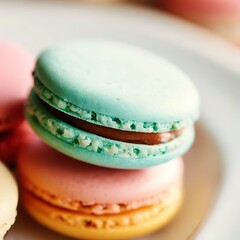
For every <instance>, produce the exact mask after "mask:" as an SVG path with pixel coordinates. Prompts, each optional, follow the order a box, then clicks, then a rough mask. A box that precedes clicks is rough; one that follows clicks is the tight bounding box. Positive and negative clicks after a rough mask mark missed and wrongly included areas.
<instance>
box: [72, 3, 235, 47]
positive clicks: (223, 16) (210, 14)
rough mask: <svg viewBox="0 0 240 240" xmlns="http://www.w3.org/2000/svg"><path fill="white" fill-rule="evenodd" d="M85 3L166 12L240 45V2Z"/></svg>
mask: <svg viewBox="0 0 240 240" xmlns="http://www.w3.org/2000/svg"><path fill="white" fill-rule="evenodd" d="M75 1H77V0H75ZM85 2H92V3H98V4H101V3H104V4H107V3H113V2H118V3H119V2H125V3H131V4H138V5H142V6H145V7H151V8H155V9H156V10H162V11H166V12H168V13H171V14H173V15H175V16H177V17H180V18H182V19H185V20H187V21H190V22H192V23H194V24H198V25H200V26H202V27H204V28H206V29H208V30H210V31H213V32H215V33H217V34H219V35H221V36H222V37H224V38H225V39H227V40H229V41H231V42H233V43H234V44H237V45H240V0H85Z"/></svg>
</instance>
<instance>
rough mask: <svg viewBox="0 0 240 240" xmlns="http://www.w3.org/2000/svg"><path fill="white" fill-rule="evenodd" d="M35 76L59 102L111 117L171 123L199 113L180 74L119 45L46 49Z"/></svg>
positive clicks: (148, 55)
mask: <svg viewBox="0 0 240 240" xmlns="http://www.w3.org/2000/svg"><path fill="white" fill-rule="evenodd" d="M35 76H36V78H37V79H39V80H40V81H41V83H42V84H43V85H44V86H45V87H46V88H47V89H48V90H49V91H50V92H52V93H54V94H55V95H57V96H58V97H60V98H61V99H62V100H63V101H65V102H70V103H71V104H73V105H75V106H77V107H80V108H83V109H87V110H89V111H92V112H94V113H100V114H104V115H106V116H110V117H113V118H120V119H125V120H135V121H150V122H153V121H157V122H169V121H178V120H183V119H188V118H194V119H196V116H197V115H198V107H199V98H198V94H197V91H196V89H195V86H194V85H193V84H192V82H191V81H190V79H189V78H188V77H187V76H186V75H185V74H184V73H183V72H182V71H181V70H179V69H178V68H177V67H175V66H174V65H173V64H171V63H169V62H167V61H165V60H163V59H161V58H160V57H159V56H158V55H155V54H153V53H150V52H148V51H145V50H142V49H140V48H138V47H134V46H129V45H127V44H123V43H116V42H114V43H113V42H105V41H80V42H73V43H69V44H63V45H59V46H57V47H54V48H51V49H48V50H46V51H45V52H43V53H42V54H41V55H40V57H39V59H38V61H37V64H36V69H35ZM59 108H61V106H60V107H59Z"/></svg>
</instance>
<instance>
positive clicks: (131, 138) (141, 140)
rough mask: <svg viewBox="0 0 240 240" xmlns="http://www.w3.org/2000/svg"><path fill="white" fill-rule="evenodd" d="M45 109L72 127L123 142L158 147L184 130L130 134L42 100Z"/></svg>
mask: <svg viewBox="0 0 240 240" xmlns="http://www.w3.org/2000/svg"><path fill="white" fill-rule="evenodd" d="M41 102H42V103H43V104H44V106H45V108H47V110H48V111H49V112H50V113H51V114H52V115H53V116H55V117H56V118H58V119H60V120H62V121H64V122H66V123H68V124H69V125H72V126H74V127H76V128H79V129H82V130H84V131H86V132H90V133H93V134H96V135H98V136H101V137H105V138H109V139H112V140H117V141H121V142H128V143H137V144H146V145H157V144H161V143H166V142H169V141H171V140H173V139H174V138H175V137H177V136H179V135H180V134H181V133H182V131H183V129H178V130H174V131H170V132H165V133H160V132H159V133H143V132H130V131H122V130H118V129H114V128H108V127H104V126H100V125H96V124H93V123H89V122H86V121H84V120H81V119H78V118H76V117H73V116H70V115H68V114H65V113H63V112H61V111H58V110H57V109H55V108H53V107H51V106H50V105H48V104H46V103H45V102H43V101H42V100H41Z"/></svg>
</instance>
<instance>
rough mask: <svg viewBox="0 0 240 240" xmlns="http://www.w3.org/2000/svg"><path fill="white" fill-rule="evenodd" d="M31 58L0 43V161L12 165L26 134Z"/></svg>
mask: <svg viewBox="0 0 240 240" xmlns="http://www.w3.org/2000/svg"><path fill="white" fill-rule="evenodd" d="M33 66H34V60H33V56H32V55H31V54H30V53H28V52H27V51H26V50H24V49H23V48H22V47H20V46H18V45H17V44H15V43H13V42H9V41H6V40H0V159H1V160H2V161H4V162H5V163H7V164H9V165H13V164H14V161H15V157H16V150H17V148H18V146H19V144H20V142H21V140H22V138H23V137H24V136H25V134H26V133H27V130H26V129H27V127H26V126H25V125H22V123H23V121H24V102H25V100H26V98H27V94H28V92H29V90H30V88H31V85H32V81H31V71H32V69H33Z"/></svg>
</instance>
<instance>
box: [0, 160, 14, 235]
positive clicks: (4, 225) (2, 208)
mask: <svg viewBox="0 0 240 240" xmlns="http://www.w3.org/2000/svg"><path fill="white" fill-rule="evenodd" d="M0 189H1V194H0V239H3V237H4V235H5V234H6V232H7V231H8V230H9V228H10V227H11V225H12V224H13V223H14V221H15V217H16V214H17V212H16V209H17V203H18V189H17V183H16V181H15V179H14V178H13V176H12V174H11V173H10V172H9V170H8V169H7V168H6V167H5V166H4V165H3V163H1V162H0ZM4 193H5V194H4Z"/></svg>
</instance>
